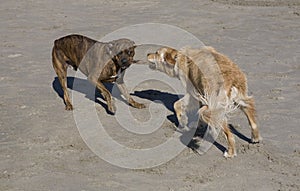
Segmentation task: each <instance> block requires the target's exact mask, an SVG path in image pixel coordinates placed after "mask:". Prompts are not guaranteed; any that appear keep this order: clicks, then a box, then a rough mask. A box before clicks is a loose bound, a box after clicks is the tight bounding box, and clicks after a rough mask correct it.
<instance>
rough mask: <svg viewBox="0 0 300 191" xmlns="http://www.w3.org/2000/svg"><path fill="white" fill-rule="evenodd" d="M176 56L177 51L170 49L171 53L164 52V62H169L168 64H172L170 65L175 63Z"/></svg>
mask: <svg viewBox="0 0 300 191" xmlns="http://www.w3.org/2000/svg"><path fill="white" fill-rule="evenodd" d="M176 57H177V52H176V51H172V52H171V53H169V52H167V53H166V54H165V59H166V62H167V63H169V64H172V65H175V63H176Z"/></svg>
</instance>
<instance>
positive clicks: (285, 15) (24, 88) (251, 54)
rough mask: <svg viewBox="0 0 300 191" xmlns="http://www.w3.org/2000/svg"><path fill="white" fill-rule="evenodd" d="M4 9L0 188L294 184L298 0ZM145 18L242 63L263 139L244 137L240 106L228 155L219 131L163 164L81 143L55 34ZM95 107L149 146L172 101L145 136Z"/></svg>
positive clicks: (106, 0)
mask: <svg viewBox="0 0 300 191" xmlns="http://www.w3.org/2000/svg"><path fill="white" fill-rule="evenodd" d="M0 10H1V11H0V20H1V28H0V41H1V52H0V60H1V65H0V72H1V75H0V87H1V93H0V144H1V146H0V190H1V191H15V190H28V191H35V190H36V191H43V190H57V191H59V190H62V191H65V190H72V191H73V190H86V191H94V190H95V191H96V190H159V191H160V190H162V191H164V190H166V191H169V190H176V191H177V190H180V191H185V190H264V191H266V190H300V180H299V179H300V178H299V177H300V128H299V124H300V118H299V116H300V102H299V98H300V63H299V60H300V22H299V21H300V1H299V0H247V1H244V0H239V1H238V0H187V1H171V0H168V1H156V0H153V1H145V0H141V1H131V0H126V1H116V0H103V1H96V0H85V1H78V2H75V1H37V0H28V1H1V7H0ZM149 22H150V23H163V24H169V25H174V26H177V27H180V28H182V29H184V30H186V31H188V32H190V33H192V34H194V35H195V36H196V37H197V38H198V39H200V40H201V41H202V42H204V43H205V44H206V45H211V46H213V47H215V48H216V49H217V50H219V51H220V52H223V53H225V54H227V55H228V56H229V57H230V58H232V59H233V60H234V61H235V62H236V63H238V65H239V66H240V67H241V68H242V70H243V71H245V73H246V74H247V77H248V82H249V90H250V92H251V94H253V96H254V97H255V99H256V105H257V110H258V122H259V127H260V130H261V134H262V136H263V138H264V140H263V142H262V143H261V144H258V145H251V144H249V143H248V138H249V137H250V130H249V127H248V124H247V120H246V118H245V117H244V116H243V115H242V114H237V115H236V116H235V117H234V118H232V120H231V121H230V123H231V124H232V126H233V127H234V128H235V129H236V132H235V134H236V136H235V137H236V146H237V150H238V155H237V157H236V158H234V159H227V160H226V159H225V158H223V157H222V151H223V150H224V147H226V141H225V139H224V137H223V136H219V138H218V140H217V142H218V144H215V145H213V146H212V147H211V148H210V149H209V150H208V152H207V153H205V154H204V155H201V156H200V155H197V154H195V153H194V152H192V151H191V149H190V148H185V149H184V150H183V151H182V152H181V153H180V154H179V155H178V156H176V157H174V158H173V159H172V160H170V161H169V162H167V163H165V164H162V165H160V166H157V167H153V168H149V169H140V170H132V169H125V168H120V167H117V166H114V165H112V164H110V163H108V162H106V161H104V160H102V159H101V158H99V157H98V156H97V155H96V154H95V153H93V152H92V151H91V150H90V149H89V147H88V146H87V145H86V144H85V142H84V141H83V140H82V138H81V136H80V134H79V132H78V129H77V127H76V123H75V121H74V116H73V113H72V112H69V111H65V110H64V105H63V102H62V99H61V98H60V97H59V95H58V93H57V91H56V90H57V86H58V85H57V80H55V77H56V75H55V73H54V70H53V68H52V63H51V49H52V46H53V41H54V40H55V39H57V38H58V37H61V36H64V35H67V34H71V33H79V34H84V35H86V36H89V37H91V38H94V39H101V38H102V37H103V36H104V35H106V34H108V33H110V32H112V31H114V30H117V29H119V28H121V27H126V26H129V25H133V24H139V23H149ZM146 50H148V49H147V48H146ZM149 50H150V48H149ZM141 52H142V51H141ZM137 57H139V58H144V55H142V54H139V53H137ZM139 67H140V68H142V69H143V71H146V72H148V68H147V67H146V66H145V68H143V66H132V67H131V68H130V69H129V71H128V73H127V75H126V78H125V81H126V82H128V86H129V87H130V80H132V78H131V75H134V72H130V71H133V70H134V69H135V68H137V69H139ZM69 73H70V75H71V74H73V75H74V72H72V71H71V70H69ZM145 75H147V73H146V74H145ZM174 81H176V83H177V81H178V80H176V79H174ZM143 87H144V88H145V90H149V89H155V90H161V91H164V92H165V94H163V95H162V94H161V97H162V98H164V96H166V97H168V98H166V99H171V98H172V95H173V94H168V93H166V92H168V89H166V87H161V86H159V85H157V84H144V86H143ZM131 88H132V87H131ZM139 90H143V89H139ZM74 91H76V90H74ZM132 91H133V90H132ZM58 92H59V91H58ZM158 93H159V91H158ZM170 96H171V97H170ZM173 96H174V95H173ZM175 97H176V96H175ZM135 98H136V99H137V100H139V101H140V102H144V103H146V104H147V105H149V104H150V102H151V99H150V98H149V97H148V98H147V97H143V96H140V97H139V96H138V94H137V96H135ZM173 98H174V97H173ZM85 99H87V100H88V98H85ZM99 100H100V102H101V99H99ZM74 107H75V108H76V105H74ZM96 108H97V114H98V116H99V117H100V118H101V119H103V121H104V123H108V124H111V127H107V131H108V133H109V134H110V135H111V136H112V137H113V138H114V139H115V140H118V141H119V142H120V143H121V144H124V145H128V146H132V147H138V145H139V144H141V145H146V146H148V147H152V146H153V145H156V144H160V143H161V142H163V141H164V139H166V138H167V137H169V136H170V135H172V133H173V131H174V128H173V123H172V121H171V120H169V119H168V118H167V115H170V114H172V111H169V113H167V114H166V117H165V119H166V120H165V122H164V123H163V126H162V127H161V128H159V129H158V130H157V131H156V132H154V133H152V134H151V135H149V137H148V136H144V135H143V136H138V135H129V134H128V133H126V131H125V130H124V129H122V128H117V125H115V122H111V123H110V121H111V120H113V116H110V115H108V114H107V113H106V111H105V108H103V107H102V105H101V104H97V105H96ZM130 110H131V111H132V113H133V114H134V115H135V116H136V117H137V118H140V119H144V120H145V119H147V117H148V115H149V112H148V110H147V109H145V110H143V111H137V110H135V109H132V108H131V109H130ZM162 154H163V153H162Z"/></svg>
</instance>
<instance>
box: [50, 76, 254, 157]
mask: <svg viewBox="0 0 300 191" xmlns="http://www.w3.org/2000/svg"><path fill="white" fill-rule="evenodd" d="M74 81H75V77H67V86H68V88H70V89H72V90H73V91H78V92H80V93H83V94H85V95H86V96H85V97H86V98H87V99H90V100H92V101H95V102H96V103H97V104H100V105H101V106H102V107H103V108H105V110H106V112H107V113H109V114H111V113H110V112H109V110H108V108H107V105H106V103H104V102H102V101H100V100H99V99H97V98H101V99H103V97H102V95H101V94H100V93H99V91H96V89H95V94H92V95H90V93H89V92H87V91H86V88H81V87H82V86H81V87H76V86H73V84H74ZM76 83H80V84H81V85H84V86H89V87H92V85H91V84H90V83H89V82H88V80H85V79H80V78H76ZM104 85H105V87H106V88H107V89H108V91H110V92H112V91H114V95H113V97H114V98H116V99H119V100H121V101H124V100H123V99H122V97H121V96H116V95H119V94H120V92H115V91H116V90H115V89H114V88H113V87H114V85H113V84H112V83H105V84H104ZM52 87H53V89H54V90H55V92H56V93H57V94H58V96H59V97H60V98H61V99H62V100H63V90H62V88H61V86H60V83H59V80H58V78H57V77H55V78H54V81H53V82H52ZM116 89H117V88H116ZM117 91H118V90H117ZM131 95H132V96H136V97H139V98H142V99H148V100H150V101H155V102H160V103H162V104H163V105H164V106H165V107H166V108H167V109H168V110H169V111H171V112H173V114H171V115H168V116H167V119H168V120H169V121H170V122H172V123H173V124H174V125H175V126H176V127H178V125H179V123H178V120H177V117H176V115H175V110H174V107H173V105H174V103H175V102H176V101H177V100H179V99H180V98H182V97H183V95H177V94H172V93H168V92H162V91H159V90H142V91H135V92H134V93H132V94H131ZM124 102H125V101H124ZM75 107H76V105H75ZM229 127H230V129H231V131H232V133H234V134H235V135H236V136H237V137H239V138H240V139H242V140H244V141H246V142H248V143H250V142H251V139H249V138H248V137H246V136H245V135H243V134H242V133H240V132H239V131H238V130H237V129H236V128H234V127H233V125H231V124H230V125H229ZM207 128H208V127H207V124H205V123H203V122H201V121H200V122H199V123H198V127H197V130H196V132H195V134H194V138H195V139H192V140H189V142H186V141H187V140H186V139H185V138H184V137H185V136H183V135H182V137H181V142H182V143H183V144H185V145H187V146H188V147H189V148H191V149H192V150H194V151H195V152H196V151H197V149H199V144H198V142H199V139H204V140H206V141H209V142H211V143H212V144H213V145H214V146H215V147H217V148H218V149H219V150H220V151H222V152H225V151H226V148H225V147H224V146H223V145H221V144H220V143H218V142H217V141H216V140H214V139H213V138H212V137H211V136H210V135H207V134H206V131H207ZM191 131H192V130H191ZM179 132H180V131H179ZM205 135H206V136H205Z"/></svg>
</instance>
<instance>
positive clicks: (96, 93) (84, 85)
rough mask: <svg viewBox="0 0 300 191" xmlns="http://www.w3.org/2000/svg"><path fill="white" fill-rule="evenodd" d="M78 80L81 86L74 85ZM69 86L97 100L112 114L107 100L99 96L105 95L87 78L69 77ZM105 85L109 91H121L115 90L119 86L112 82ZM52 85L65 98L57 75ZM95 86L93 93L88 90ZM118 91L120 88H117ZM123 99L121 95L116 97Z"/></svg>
mask: <svg viewBox="0 0 300 191" xmlns="http://www.w3.org/2000/svg"><path fill="white" fill-rule="evenodd" d="M75 80H76V84H80V85H79V86H74V81H75ZM67 86H68V88H69V89H71V90H73V91H77V92H80V93H82V94H84V95H85V97H86V98H87V99H89V100H92V101H95V102H96V103H97V104H100V105H101V106H102V107H103V108H104V109H105V110H106V112H107V113H108V114H112V113H111V112H110V111H109V110H108V107H107V104H106V103H105V102H102V101H100V100H99V99H98V98H100V99H102V100H104V98H103V96H102V95H101V94H100V92H99V91H96V88H95V87H94V86H93V85H92V84H91V83H90V82H89V81H88V80H86V79H80V78H75V77H67ZM104 86H105V87H106V89H107V90H108V91H109V92H112V91H114V94H117V95H119V94H120V92H119V93H118V92H115V90H116V89H117V88H114V90H113V87H114V85H113V84H112V83H104ZM52 87H53V89H54V91H55V92H56V93H57V95H58V96H59V97H60V98H61V99H62V100H63V97H64V92H63V90H62V88H61V85H60V83H59V80H58V78H57V77H55V78H54V80H53V82H52ZM92 88H94V89H95V91H94V92H93V93H91V92H88V90H90V89H92ZM117 91H118V90H117ZM113 97H115V95H113ZM115 98H117V99H119V100H121V101H124V100H123V99H122V98H121V96H117V97H115ZM74 107H75V108H76V105H74Z"/></svg>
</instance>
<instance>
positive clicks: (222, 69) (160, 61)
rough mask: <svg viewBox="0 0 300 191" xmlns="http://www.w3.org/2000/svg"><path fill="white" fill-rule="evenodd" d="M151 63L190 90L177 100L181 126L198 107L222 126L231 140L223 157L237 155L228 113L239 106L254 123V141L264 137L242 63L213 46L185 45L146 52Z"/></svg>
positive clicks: (202, 114)
mask: <svg viewBox="0 0 300 191" xmlns="http://www.w3.org/2000/svg"><path fill="white" fill-rule="evenodd" d="M147 58H148V61H150V62H151V63H150V65H149V67H150V68H151V69H154V70H159V71H162V72H164V73H166V74H167V75H169V76H171V77H177V78H179V79H180V80H181V82H182V83H183V84H184V85H185V87H186V88H187V94H186V95H185V96H184V97H183V98H182V99H180V100H178V101H177V102H175V103H174V110H175V112H176V116H177V119H178V121H179V123H180V125H181V126H185V125H186V124H187V120H188V119H187V116H186V112H187V111H188V110H191V109H193V107H194V106H199V108H197V110H198V113H199V115H200V117H201V119H202V120H203V121H204V122H206V123H207V124H209V125H211V126H213V127H218V126H219V127H221V128H222V130H223V132H224V133H225V135H226V138H227V141H228V149H227V151H225V153H224V157H226V158H231V157H234V156H235V155H236V150H235V140H234V136H233V134H232V132H231V130H230V128H229V127H228V123H227V118H226V116H227V114H229V113H230V112H232V111H233V110H235V108H240V109H241V110H242V111H243V112H244V113H245V115H246V116H247V118H248V121H249V124H250V126H251V134H252V135H251V142H252V143H258V142H259V141H260V140H261V137H260V134H259V131H258V127H257V124H256V118H255V117H256V114H255V106H254V99H253V98H252V97H251V96H248V94H247V91H248V90H247V79H246V76H245V74H244V73H243V72H242V71H241V70H240V69H239V67H238V66H237V65H236V64H235V63H233V62H232V61H231V60H230V59H229V58H228V57H226V56H225V55H223V54H220V53H219V52H217V51H216V50H215V49H214V48H212V47H203V48H200V49H191V48H185V49H183V50H181V51H178V50H175V49H173V48H169V47H163V48H160V49H158V50H157V52H156V53H150V54H148V55H147Z"/></svg>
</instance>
